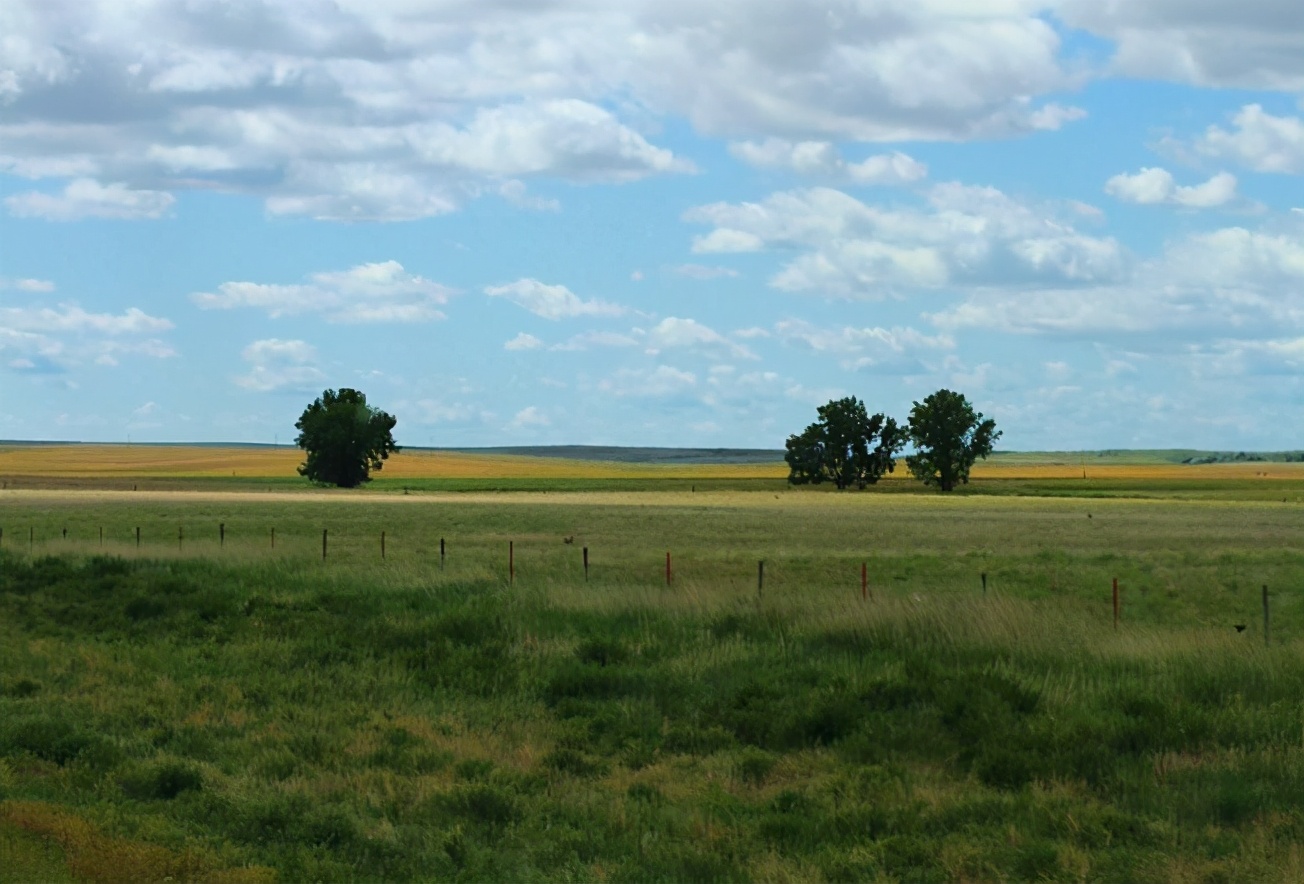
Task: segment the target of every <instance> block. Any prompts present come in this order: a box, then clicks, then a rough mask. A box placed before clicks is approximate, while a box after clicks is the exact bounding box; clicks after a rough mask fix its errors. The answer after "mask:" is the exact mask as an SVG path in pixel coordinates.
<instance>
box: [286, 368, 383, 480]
mask: <svg viewBox="0 0 1304 884" xmlns="http://www.w3.org/2000/svg"><path fill="white" fill-rule="evenodd" d="M396 423H398V421H397V420H396V419H395V418H394V416H393V415H389V414H386V413H385V412H383V411H381V410H380V409H378V408H373V407H372V406H370V405H368V404H367V397H366V395H364V394H363V393H360V392H358V391H357V390H350V389H348V388H347V387H345V388H342V389H341V390H340V391H339V392H338V393H337V392H335V391H334V390H327V391H326V392H324V393H322V394H321V397H320V398H318V399H317V401H315V402H313V403H312V404H311V405H309V406H308V407H307V408H305V409H304V411H303V414H302V415H301V416H300V417H299V420H298V421H296V422H295V424H294V426H295V429H297V430H299V436H298V438H296V439H295V440H294V443H295V444H296V445H298V446H299V447H300V448H302V449H303V450H304V451H306V452H308V459H307V460H305V461H304V462H303V464H302V465H301V466H300V467H299V475H300V476H307V477H308V478H309V479H311V480H312V481H314V482H317V483H319V484H322V485H338V486H339V487H341V488H356V487H358V486H359V485H361V484H362V483H363V482H370V481H371V477H370V475H368V474H369V473H370V472H371V471H372V470H379V469H381V467H382V461H384V460H385V458H387V457H389V455H390V452H393V451H398V446H397V445H395V444H394V437H393V436H392V435H391V434H390V430H392V429H394V425H395V424H396Z"/></svg>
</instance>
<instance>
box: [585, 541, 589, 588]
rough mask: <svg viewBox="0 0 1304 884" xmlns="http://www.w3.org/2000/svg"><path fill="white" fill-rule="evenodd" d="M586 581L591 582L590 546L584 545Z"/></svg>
mask: <svg viewBox="0 0 1304 884" xmlns="http://www.w3.org/2000/svg"><path fill="white" fill-rule="evenodd" d="M584 582H585V583H588V582H589V548H588V547H587V546H586V547H584Z"/></svg>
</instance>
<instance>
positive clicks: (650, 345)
mask: <svg viewBox="0 0 1304 884" xmlns="http://www.w3.org/2000/svg"><path fill="white" fill-rule="evenodd" d="M643 341H644V345H645V347H646V349H647V352H648V353H650V354H653V355H655V354H658V353H660V352H662V351H664V350H693V351H696V352H701V353H717V354H721V355H726V356H729V357H732V358H737V359H756V358H758V357H757V355H756V354H755V353H753V352H752V351H751V350H749V349H747V348H746V347H744V346H742V345H741V344H735V343H734V342H733V341H730V340H729V339H728V338H726V337H725V336H724V335H722V334H720V333H719V332H717V331H715V330H714V329H712V328H708V327H707V326H705V325H702V324H701V323H700V322H698V321H697V320H695V319H680V318H679V317H676V316H668V317H666V318H665V319H663V320H661V321H660V322H659V323H657V324H656V325H655V326H653V327H652V328H651V329H648V330H647V331H646V333H645V337H644V338H643Z"/></svg>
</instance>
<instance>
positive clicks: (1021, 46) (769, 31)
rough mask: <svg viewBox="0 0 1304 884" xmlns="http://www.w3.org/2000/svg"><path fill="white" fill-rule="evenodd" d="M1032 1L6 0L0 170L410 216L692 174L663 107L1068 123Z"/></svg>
mask: <svg viewBox="0 0 1304 884" xmlns="http://www.w3.org/2000/svg"><path fill="white" fill-rule="evenodd" d="M1044 14H1045V10H1044V3H1042V2H1035V3H1023V2H1004V3H1000V4H998V5H996V6H984V7H982V8H978V7H974V6H973V5H972V4H958V3H955V2H954V0H927V2H913V3H905V2H888V3H878V4H851V3H846V4H837V5H835V6H834V7H832V8H828V9H825V8H820V9H818V10H816V9H813V8H812V7H811V6H810V5H809V3H808V2H806V0H772V2H767V3H764V4H759V5H758V4H756V3H754V2H748V0H723V2H719V3H713V4H710V5H709V7H708V6H703V5H701V4H691V3H666V2H664V0H630V2H624V3H611V4H595V3H592V2H591V0H556V2H551V3H546V4H525V5H521V4H488V5H486V4H466V3H439V4H424V3H392V4H391V3H384V4H377V3H371V2H361V0H340V2H338V3H335V2H327V0H303V2H301V3H296V4H292V5H291V6H285V7H283V6H277V5H275V4H260V3H249V4H243V5H238V6H235V7H220V8H219V7H213V6H208V5H205V4H184V3H183V4H178V3H173V2H168V0H140V2H138V3H137V4H136V5H134V6H133V7H132V11H131V13H130V14H125V13H123V12H122V9H121V5H120V3H118V2H115V0H86V2H82V3H78V4H76V5H75V7H73V6H68V5H66V4H57V3H39V2H22V0H19V2H10V3H6V4H3V5H2V6H0V34H3V35H4V38H3V39H4V46H3V57H4V65H3V68H0V104H3V106H4V107H5V110H6V114H5V116H6V121H5V122H4V123H0V144H3V145H4V149H3V156H0V168H4V169H6V170H9V171H11V172H14V173H15V174H22V175H29V176H33V177H56V178H84V179H87V180H93V181H101V182H125V186H126V187H128V188H130V190H131V192H133V193H137V194H138V195H137V196H136V197H133V199H134V200H136V202H134V203H131V204H129V205H128V206H127V207H124V206H123V205H122V201H123V199H124V197H122V195H120V194H119V195H115V196H113V197H111V198H110V199H109V203H110V204H111V205H112V208H110V207H109V206H106V205H104V204H103V203H104V201H103V200H100V201H93V202H95V205H96V207H97V208H96V209H95V211H99V212H101V213H106V214H110V216H111V217H122V216H123V214H124V213H130V215H131V216H133V217H139V216H146V217H149V216H153V215H156V214H159V213H161V212H163V211H165V210H166V206H165V205H162V203H163V202H165V201H166V199H169V198H170V196H169V194H168V191H175V190H179V189H190V188H199V189H205V190H211V189H218V190H221V191H223V192H239V193H246V194H252V195H256V196H258V197H259V198H262V199H264V200H265V203H266V206H267V208H268V210H269V211H271V212H272V213H293V214H307V215H311V216H313V217H318V218H327V219H346V220H399V219H409V218H419V217H426V216H430V215H435V214H439V213H443V212H448V211H453V210H455V209H456V208H457V207H458V206H460V205H461V204H463V203H464V202H465V201H466V200H468V199H473V198H476V197H477V196H480V195H483V194H486V193H495V192H497V193H502V194H503V195H504V196H505V197H506V198H508V199H515V198H517V197H521V201H522V202H523V204H524V205H526V206H529V207H531V208H536V209H537V208H551V207H552V205H553V204H552V202H551V201H549V200H538V199H537V198H533V197H528V196H521V194H520V192H519V191H516V190H515V189H514V186H509V187H508V189H507V190H503V189H502V188H503V183H504V181H510V180H518V179H520V180H528V179H533V178H552V179H564V180H567V181H578V182H589V181H595V182H622V181H631V180H637V179H640V178H644V177H647V176H649V175H658V174H667V173H679V172H689V171H692V170H693V166H692V163H691V162H689V161H688V160H687V159H686V158H684V157H681V156H678V155H676V154H675V153H674V152H672V151H671V150H670V149H668V148H666V147H664V146H661V145H658V144H655V143H654V141H653V137H652V134H653V133H655V132H656V131H657V128H658V125H659V123H660V122H661V120H660V119H659V118H658V117H667V118H686V119H688V120H689V121H690V122H691V124H692V125H693V126H694V127H695V128H696V129H697V130H698V131H699V132H702V133H705V134H707V135H724V136H727V137H730V138H736V139H749V138H757V139H764V138H766V137H771V136H773V137H781V138H784V139H788V140H791V141H793V142H795V143H799V142H802V141H816V140H825V141H847V140H851V141H862V142H864V141H902V140H918V139H925V140H927V139H942V140H957V139H966V138H974V137H990V136H1000V135H1006V134H1014V133H1021V132H1028V131H1032V130H1035V129H1037V128H1046V127H1050V126H1057V125H1060V124H1061V123H1062V122H1064V121H1065V120H1067V119H1071V118H1073V117H1074V115H1075V113H1076V112H1075V111H1073V110H1072V109H1064V108H1060V107H1059V106H1058V105H1055V104H1053V103H1052V104H1047V103H1045V101H1044V99H1043V96H1046V95H1048V94H1050V93H1053V92H1056V91H1059V90H1062V89H1064V88H1066V87H1071V86H1073V85H1074V84H1075V83H1076V82H1078V81H1079V80H1080V79H1081V78H1080V77H1078V76H1076V75H1072V76H1070V75H1066V73H1065V71H1064V69H1063V66H1062V65H1061V62H1060V59H1059V55H1060V52H1061V44H1060V38H1059V36H1058V35H1057V33H1056V30H1055V28H1054V27H1053V26H1052V25H1051V24H1050V23H1049V22H1047V21H1046V20H1045V18H1044ZM73 94H77V95H81V96H83V97H84V100H79V101H70V100H69V96H70V95H73ZM853 167H855V168H859V171H858V172H856V173H855V174H858V175H861V176H862V177H866V178H867V179H869V180H878V179H879V178H881V177H882V176H884V175H886V176H888V177H893V176H899V175H900V174H902V173H901V172H900V170H897V169H895V167H894V165H893V163H887V164H886V165H882V164H879V163H877V162H875V163H873V164H871V165H870V166H862V165H861V164H848V166H847V168H848V169H852V168H853ZM849 174H850V173H849ZM906 174H913V173H910V172H907V173H906ZM97 186H99V187H114V186H115V185H97ZM139 194H153V196H150V197H142V196H139ZM24 196H27V195H24ZM38 196H39V195H38ZM16 199H17V200H18V202H17V203H16V206H17V207H18V209H19V210H21V211H39V212H42V213H43V214H45V215H47V216H49V215H52V214H53V215H55V216H66V215H68V214H70V213H71V212H72V211H73V209H72V208H71V206H69V205H67V203H68V200H67V199H66V198H65V199H64V200H63V203H62V204H60V203H58V202H55V203H51V202H50V201H49V200H50V198H45V199H44V200H42V199H36V200H35V201H34V202H33V201H31V200H26V199H22V198H16ZM77 211H81V212H83V213H84V212H85V211H87V207H86V206H84V205H83V206H81V207H80V208H79V209H77Z"/></svg>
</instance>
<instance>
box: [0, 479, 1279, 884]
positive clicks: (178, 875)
mask: <svg viewBox="0 0 1304 884" xmlns="http://www.w3.org/2000/svg"><path fill="white" fill-rule="evenodd" d="M721 481H722V482H723V484H720V485H712V484H711V482H709V481H708V482H703V483H698V485H699V487H698V489H697V490H696V491H693V490H690V488H691V485H692V484H693V483H688V484H689V486H690V487H689V488H680V487H679V486H680V485H681V484H684V483H680V482H678V481H676V482H674V483H671V484H668V485H647V484H642V485H635V486H630V485H629V484H627V481H626V480H611V481H610V482H609V483H608V484H605V485H594V484H592V483H590V484H581V485H569V484H560V485H549V486H544V487H537V488H534V489H533V490H531V491H528V492H524V491H521V490H520V489H519V487H518V488H517V490H515V491H494V490H492V489H493V488H495V487H499V486H495V485H491V486H489V487H488V488H486V487H485V486H480V485H477V484H476V480H472V479H466V480H462V482H461V484H460V485H457V486H456V487H448V486H426V487H423V488H421V489H419V490H416V491H411V492H410V493H409V494H407V495H405V494H403V492H402V484H401V483H397V484H394V485H392V486H390V487H384V486H381V487H378V488H372V489H369V490H368V491H367V492H365V493H362V494H354V495H341V494H332V493H310V494H302V495H301V494H286V493H283V489H282V488H280V487H279V486H276V485H270V486H269V485H256V484H255V485H246V486H241V487H243V488H245V489H246V490H245V491H243V492H242V493H233V491H234V490H235V489H233V488H232V485H231V484H229V483H228V484H226V485H225V486H223V485H222V484H221V483H216V482H215V483H212V484H207V485H204V484H201V485H192V486H190V487H191V488H192V489H198V490H191V491H189V492H184V493H182V492H178V493H163V492H157V491H152V490H149V491H146V490H142V491H141V492H139V493H135V494H133V493H130V492H86V493H77V492H71V491H63V492H61V491H52V492H38V491H30V492H29V491H22V490H20V491H8V492H6V493H4V494H0V526H2V527H3V530H4V533H3V537H2V538H0V557H2V558H0V659H3V661H4V664H3V669H2V670H0V673H2V674H0V851H2V852H3V853H4V854H5V856H6V858H7V859H8V860H9V861H7V862H5V863H2V864H0V880H15V881H17V880H33V879H38V880H123V879H131V880H147V879H162V878H165V877H171V878H172V879H173V880H241V881H245V880H248V881H263V880H278V879H279V880H284V881H299V880H309V879H314V880H358V879H372V880H404V879H425V880H536V879H537V880H620V881H624V880H631V881H634V880H637V881H682V880H740V881H741V880H831V881H841V880H884V881H933V880H936V881H952V880H958V881H963V880H1020V881H1022V880H1108V881H1125V880H1142V881H1268V880H1273V881H1275V880H1298V879H1301V878H1304V856H1301V853H1300V848H1299V846H1298V845H1299V844H1300V843H1301V842H1304V708H1302V707H1301V703H1300V697H1301V696H1304V604H1301V603H1300V601H1299V598H1300V593H1301V589H1302V588H1304V547H1301V544H1300V540H1299V538H1300V537H1301V536H1304V504H1301V503H1300V502H1299V498H1300V497H1301V496H1304V495H1302V494H1301V488H1300V487H1299V485H1298V484H1297V480H1294V479H1280V480H1277V479H1269V480H1265V481H1253V480H1250V479H1246V480H1225V479H1224V480H1201V479H1193V480H1191V482H1190V483H1189V484H1185V485H1184V484H1182V483H1176V484H1170V483H1168V482H1166V481H1158V480H1154V479H1151V480H1144V479H1134V480H1123V479H1118V480H1115V481H1118V482H1125V484H1123V485H1115V486H1111V487H1108V488H1104V489H1102V488H1100V487H1099V486H1097V487H1096V488H1095V489H1094V490H1093V489H1091V488H1088V487H1086V485H1085V484H1084V486H1083V488H1082V489H1078V492H1080V494H1081V495H1083V496H1078V494H1077V493H1074V492H1075V489H1073V488H1071V487H1069V483H1068V480H1056V481H1050V480H1037V479H1023V480H990V481H984V482H977V483H975V485H973V486H970V487H969V488H968V489H967V491H966V493H965V494H963V495H956V496H953V497H944V496H941V495H937V494H934V493H928V492H920V491H917V490H912V489H909V488H908V487H905V486H889V488H890V489H893V490H888V489H886V488H885V489H883V490H876V491H871V492H867V493H864V494H834V493H826V492H824V491H788V490H784V489H783V488H782V487H780V486H777V485H776V486H775V487H771V486H770V485H769V484H746V483H744V484H741V485H739V484H730V483H729V482H728V481H726V480H721ZM756 481H758V482H761V481H764V480H756ZM1126 481H1131V482H1134V483H1142V484H1133V485H1127V484H1126ZM377 484H378V485H379V483H377ZM408 485H409V486H412V485H413V483H412V482H409V483H408ZM577 488H583V489H587V490H575V489H577ZM658 488H660V489H665V490H655V489H658ZM746 488H750V489H752V490H741V489H746ZM256 489H261V490H256ZM436 489H438V490H436ZM1089 492H1090V494H1089ZM1283 498H1284V500H1283ZM219 524H222V525H225V543H224V544H222V545H220V546H219V540H218V525H219ZM136 527H140V528H141V535H142V543H141V547H140V548H139V549H138V548H137V547H136V545H135V528H136ZM100 528H103V529H104V531H105V536H104V541H103V545H101V542H100V539H99V529H100ZM272 528H275V529H276V547H275V549H273V548H272V547H271V529H272ZM65 529H67V536H66V537H65V536H64V533H63V532H64V530H65ZM323 529H327V530H328V532H329V534H328V540H329V546H328V554H327V557H326V559H325V560H323V559H322V557H321V532H322V530H323ZM179 531H180V537H179ZM382 531H384V532H385V542H386V550H385V552H386V555H385V558H384V559H382V558H381V556H380V534H381V532H382ZM568 537H569V538H573V542H572V543H565V542H564V538H568ZM440 538H443V539H444V540H445V548H446V551H447V557H446V559H445V560H444V562H443V567H442V568H441V563H440V557H439V540H440ZM509 542H510V543H511V544H512V547H513V557H514V566H515V577H514V580H509V572H508V544H509ZM584 547H588V549H589V553H590V560H591V569H590V573H589V578H588V580H587V581H586V580H585V575H584V571H583V566H582V560H581V550H582V548H584ZM667 551H669V552H670V553H671V554H672V565H673V581H672V583H671V584H670V585H667V584H666V580H665V556H666V553H667ZM760 560H764V562H765V582H764V587H763V589H762V590H761V591H759V592H758V586H757V563H758V561H760ZM862 563H863V564H864V565H865V567H866V571H867V574H868V576H869V592H870V598H868V599H864V598H862V596H861V584H860V576H861V566H862ZM983 573H986V574H987V575H988V592H987V594H986V595H984V594H983V590H982V583H981V577H980V575H981V574H983ZM1115 577H1117V578H1118V579H1119V582H1120V586H1121V597H1122V622H1121V624H1120V626H1119V628H1118V629H1117V630H1115V629H1114V627H1113V622H1112V609H1111V598H1110V584H1111V581H1112V579H1114V578H1115ZM1264 585H1267V586H1268V588H1269V593H1270V599H1271V606H1272V607H1271V643H1270V644H1268V645H1266V646H1265V642H1264V633H1263V613H1262V607H1261V598H1262V595H1261V594H1262V587H1263V586H1264ZM1238 625H1239V626H1243V627H1245V629H1244V631H1242V632H1238V631H1237V629H1236V626H1238Z"/></svg>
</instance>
